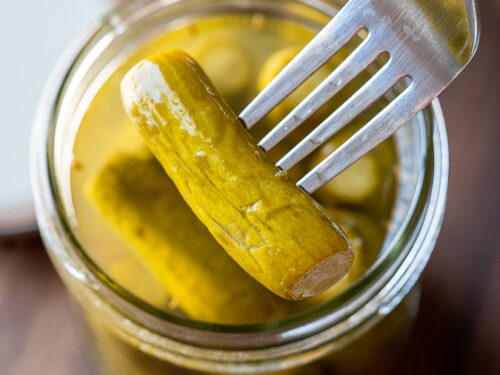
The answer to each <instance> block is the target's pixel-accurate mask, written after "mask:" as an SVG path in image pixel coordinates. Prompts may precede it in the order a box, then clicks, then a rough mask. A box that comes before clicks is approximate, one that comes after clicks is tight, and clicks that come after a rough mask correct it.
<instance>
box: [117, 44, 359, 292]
mask: <svg viewBox="0 0 500 375" xmlns="http://www.w3.org/2000/svg"><path fill="white" fill-rule="evenodd" d="M121 88H122V90H121V91H122V97H123V102H124V106H125V109H126V110H127V112H128V113H129V115H130V117H131V118H132V119H133V120H134V122H135V124H136V125H137V127H138V128H139V131H140V132H141V134H142V136H143V138H144V139H145V141H146V144H147V145H148V147H149V148H150V150H151V151H152V152H153V154H154V155H155V156H156V158H157V159H158V160H159V161H160V163H161V164H162V166H163V168H164V169H165V171H166V173H167V174H168V175H169V176H170V178H172V180H173V181H174V183H175V185H176V186H177V189H178V190H179V192H180V193H181V195H182V196H183V197H184V199H185V200H186V202H187V203H188V205H189V206H190V207H191V209H192V210H193V211H194V212H195V214H196V216H198V218H199V219H200V220H201V221H202V222H203V223H204V224H205V225H206V226H207V228H208V230H209V231H210V233H212V235H213V236H214V237H215V239H217V241H218V242H219V243H220V244H221V245H222V247H224V249H225V250H226V251H227V252H228V254H229V255H230V256H231V257H232V258H233V259H234V260H235V261H236V262H237V263H238V264H239V265H240V266H241V267H242V268H243V269H244V270H245V271H247V272H248V273H249V274H250V275H251V276H252V277H254V278H255V279H256V280H258V281H259V282H260V283H261V284H262V285H264V286H265V287H267V288H268V289H269V290H271V291H272V292H274V293H276V294H277V295H279V296H281V297H283V298H286V299H289V300H300V299H303V298H304V297H310V296H313V295H317V294H319V293H321V292H323V291H325V290H326V289H328V287H330V286H331V285H332V284H334V283H335V282H336V281H338V280H339V279H340V278H342V277H343V276H344V275H345V274H346V273H347V271H348V270H349V269H350V267H351V264H352V261H353V251H352V249H351V247H350V244H349V242H348V241H347V238H346V237H345V235H344V234H343V233H342V231H341V230H340V229H339V228H338V226H337V225H336V224H335V223H334V222H333V221H332V220H331V219H330V218H329V217H328V215H327V214H326V213H325V212H324V211H323V210H322V209H321V207H320V206H319V205H318V204H317V203H316V202H315V201H314V200H313V199H312V198H311V197H310V196H309V195H308V194H306V193H305V192H304V191H303V190H301V189H300V188H298V187H297V186H296V185H295V183H294V182H293V181H292V180H291V179H289V178H288V176H287V175H286V173H283V172H282V171H280V170H279V169H278V168H277V167H276V166H275V165H274V164H273V163H272V161H271V160H270V159H269V158H268V157H267V155H266V154H265V153H264V152H263V151H262V149H260V148H259V147H258V146H257V145H256V143H255V142H254V141H253V139H252V137H251V136H250V134H249V133H248V132H247V131H246V130H245V129H244V127H243V125H242V124H241V122H240V121H239V119H238V117H237V116H236V114H235V113H234V112H233V111H232V110H231V109H230V108H229V107H228V105H227V104H226V103H225V102H224V100H223V99H222V98H221V97H219V96H218V95H217V93H216V91H215V88H214V87H213V85H212V84H211V83H210V81H209V80H208V78H207V76H206V75H205V73H204V72H203V71H202V69H201V68H200V66H199V65H198V64H197V63H196V62H195V61H194V60H193V59H192V58H191V57H190V56H188V55H187V54H186V53H184V52H183V51H181V50H178V49H169V50H165V51H163V52H161V53H157V54H155V55H152V56H149V57H148V58H147V59H145V60H143V61H141V62H140V63H138V64H137V65H136V66H135V67H134V68H132V69H131V70H130V71H129V72H128V73H127V75H126V76H125V78H124V79H123V81H122V86H121ZM298 233H304V234H303V235H300V236H299V235H297V234H298Z"/></svg>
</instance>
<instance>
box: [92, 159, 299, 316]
mask: <svg viewBox="0 0 500 375" xmlns="http://www.w3.org/2000/svg"><path fill="white" fill-rule="evenodd" d="M86 195H87V198H88V199H89V201H90V202H91V203H92V205H93V207H94V208H95V209H96V210H97V211H98V212H99V213H100V214H101V215H103V217H104V218H105V219H106V220H107V222H108V223H109V224H110V225H111V227H112V228H113V229H114V230H115V232H116V233H117V234H118V235H119V236H120V237H121V238H122V239H123V241H124V242H125V243H127V245H128V246H129V248H130V249H131V251H132V252H133V253H134V254H135V255H136V256H137V258H138V259H140V260H141V261H142V262H143V263H144V264H145V266H146V268H147V269H150V270H151V273H152V275H153V276H154V277H156V279H157V280H158V282H159V284H161V285H162V286H163V287H164V289H165V291H166V292H167V293H168V294H169V295H171V296H172V298H173V302H174V303H177V304H178V305H179V307H180V308H181V309H182V310H183V311H184V312H185V313H186V314H187V315H189V316H190V317H192V318H195V319H198V320H204V321H207V322H211V323H221V324H249V323H260V322H263V321H268V320H271V319H277V318H280V317H283V316H285V315H287V314H288V313H290V311H291V309H292V308H294V303H293V302H287V301H284V300H282V299H281V298H279V297H278V296H276V295H274V294H273V293H271V292H269V291H268V290H267V289H266V288H264V287H263V286H262V285H260V284H259V283H258V282H257V281H255V280H254V279H252V278H251V277H250V276H249V275H248V274H247V273H246V272H245V271H243V270H242V269H241V268H240V267H239V266H238V265H237V264H236V263H235V262H234V261H233V260H232V259H231V258H230V257H229V256H228V255H227V254H226V252H225V251H224V249H222V248H221V247H220V245H219V244H218V243H217V242H216V241H215V240H214V238H213V237H212V236H211V235H210V233H209V232H208V231H207V229H206V228H205V226H204V225H203V224H202V223H201V222H200V221H199V220H198V219H197V218H196V216H195V215H194V214H193V212H192V210H191V209H190V208H189V206H188V205H187V204H186V203H185V202H184V200H183V199H182V197H181V196H180V194H179V193H178V191H177V189H176V187H175V185H174V184H173V183H172V181H171V180H170V179H169V178H168V176H167V175H166V174H165V172H164V171H163V169H162V167H161V166H160V165H159V164H158V162H157V161H156V159H154V157H153V155H152V154H151V153H150V152H149V151H147V150H141V151H140V152H136V153H123V154H117V155H116V156H114V157H113V158H112V159H110V160H109V161H108V162H107V163H106V165H105V166H104V167H103V169H102V170H101V171H100V172H99V173H98V174H97V175H96V176H95V177H94V178H93V179H92V180H91V181H90V182H89V183H88V185H87V186H86ZM136 277H137V278H141V277H140V275H136Z"/></svg>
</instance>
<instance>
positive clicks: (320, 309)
mask: <svg viewBox="0 0 500 375" xmlns="http://www.w3.org/2000/svg"><path fill="white" fill-rule="evenodd" d="M192 2H193V3H194V2H196V1H192ZM294 2H296V3H301V4H303V5H304V6H309V7H312V8H315V10H317V11H318V12H322V13H324V14H325V15H327V16H330V17H331V16H332V15H334V14H335V12H336V10H335V8H334V7H333V6H332V5H331V4H330V5H327V4H326V3H325V2H322V1H320V0H318V1H310V0H307V1H306V0H304V1H302V0H296V1H294ZM142 3H143V2H141V1H140V0H132V1H128V2H125V4H123V5H121V6H120V7H119V8H117V9H115V10H113V11H112V12H111V13H110V14H109V15H108V16H106V17H105V18H104V19H103V20H102V21H101V22H100V23H98V24H96V25H94V27H92V28H90V29H89V30H88V31H87V32H86V33H85V34H83V35H82V36H80V38H79V39H78V41H77V42H75V43H74V44H73V45H72V48H71V49H70V50H68V51H67V52H66V53H65V55H64V56H63V57H62V58H61V60H60V63H59V65H58V66H57V67H56V68H55V70H54V72H53V74H52V76H51V78H50V79H49V82H48V85H47V86H46V90H45V92H44V94H43V96H42V98H43V99H42V101H41V102H40V106H39V110H38V113H37V116H36V122H35V128H34V132H33V137H32V163H31V168H32V181H33V185H34V195H35V205H36V212H37V219H38V222H39V226H40V231H41V233H42V236H43V238H44V241H45V242H46V245H47V247H48V248H49V250H50V251H49V254H50V255H51V256H53V257H58V258H61V259H63V262H62V263H63V267H65V268H67V270H68V272H70V273H72V274H73V275H75V274H78V276H77V278H80V280H81V281H82V282H83V283H85V284H89V285H90V286H91V293H95V295H96V296H97V297H96V298H101V299H102V298H104V299H106V300H107V301H109V302H110V303H111V305H112V306H113V307H114V308H115V309H116V310H118V311H120V312H121V313H122V314H124V315H125V316H127V317H128V318H130V319H131V320H132V321H135V322H138V323H139V324H141V325H143V326H145V327H147V328H148V329H150V330H151V331H152V332H156V333H160V334H163V335H165V336H167V337H173V338H175V339H178V340H180V341H193V342H197V344H200V343H201V344H202V345H203V343H204V342H205V343H206V345H209V346H213V345H214V341H217V342H218V344H219V345H220V346H221V347H224V346H225V345H226V344H228V343H229V342H231V346H233V345H235V342H236V343H238V340H237V339H236V340H235V335H236V336H238V335H244V336H245V338H244V339H242V340H241V343H240V344H241V345H245V346H258V347H262V346H263V345H264V346H265V345H266V344H268V345H271V344H273V343H275V342H276V341H277V340H278V341H280V342H290V341H293V340H295V339H297V338H300V337H304V336H310V335H311V334H313V333H316V332H319V331H321V330H324V329H325V328H326V327H331V326H333V325H335V324H336V323H338V322H340V321H342V320H343V319H345V317H346V316H349V315H352V314H354V313H356V312H357V313H359V314H360V317H361V316H362V317H363V318H364V319H367V318H368V317H369V316H371V315H374V314H377V313H380V311H382V310H381V309H383V307H384V304H385V307H386V308H387V309H391V308H390V305H391V303H394V298H396V299H397V294H398V291H400V290H402V289H403V288H409V286H412V285H413V284H414V283H415V282H416V278H415V276H414V275H408V273H409V272H410V270H413V272H417V277H418V274H419V273H420V272H421V270H422V268H423V266H424V265H425V263H426V262H427V259H428V257H429V256H430V252H431V251H432V247H433V241H435V237H436V236H437V232H438V231H439V227H440V223H441V218H442V215H443V211H444V200H445V195H446V188H447V173H448V164H447V163H448V154H447V141H446V133H445V129H444V120H443V118H442V114H441V112H440V107H439V104H438V102H437V101H435V102H434V103H433V104H432V106H431V107H429V108H427V109H426V110H424V112H423V113H422V114H421V115H419V116H421V117H422V118H421V121H425V122H426V124H425V131H426V134H425V137H426V138H427V139H426V140H425V141H424V146H425V147H426V148H427V149H426V150H425V151H426V165H427V167H426V168H425V171H422V172H423V173H422V176H421V177H420V178H421V181H420V182H421V184H422V188H421V189H417V191H416V192H415V194H414V196H413V197H412V202H411V203H410V208H409V209H408V211H407V212H406V215H405V217H404V219H403V220H402V222H401V223H400V224H401V225H400V226H399V228H398V230H397V232H396V233H393V235H392V238H390V239H389V240H388V242H386V244H385V250H384V251H383V254H382V256H381V257H380V258H379V259H378V261H377V262H376V263H375V264H374V265H372V267H370V269H369V270H368V271H367V272H366V273H365V274H364V275H363V276H362V278H361V279H360V280H358V281H357V282H356V283H355V284H354V285H352V286H350V287H349V288H348V289H347V290H345V291H344V292H342V293H340V294H339V295H337V296H335V297H333V298H331V299H330V300H328V301H326V302H324V303H323V304H321V305H318V306H315V307H311V308H310V309H308V310H307V311H304V312H301V313H297V314H296V315H292V316H288V317H285V318H282V319H278V320H274V321H269V322H263V323H258V324H246V325H226V324H214V323H207V322H203V321H198V320H193V319H190V318H184V317H181V316H178V315H175V314H173V313H170V312H168V311H166V310H163V309H161V308H159V307H156V306H154V305H152V304H150V303H148V302H146V301H144V300H143V299H141V298H140V297H138V296H136V295H135V294H132V293H131V292H129V291H128V290H127V289H125V288H123V287H122V286H120V285H119V284H118V283H116V282H115V281H114V280H113V279H112V278H110V277H109V276H108V275H107V274H106V273H105V272H104V270H103V269H101V268H100V267H99V265H98V264H96V263H95V262H94V261H93V260H92V258H91V257H90V256H89V255H88V254H87V252H86V251H85V249H84V247H83V246H82V245H81V244H80V242H79V241H78V238H77V237H76V235H75V233H74V232H73V227H72V225H71V224H70V223H69V222H68V218H67V216H66V214H65V208H64V207H65V205H64V204H63V201H62V198H61V194H60V191H59V187H58V183H57V177H56V172H55V164H56V163H55V161H54V159H55V156H54V147H55V146H54V145H55V143H57V140H55V138H56V136H57V135H56V134H55V133H56V127H57V126H62V124H59V125H58V114H59V111H60V109H61V107H62V105H63V104H64V103H62V99H63V97H64V96H65V95H67V87H68V85H69V81H70V80H71V79H74V78H75V77H74V76H73V74H72V72H73V71H74V70H75V69H76V67H78V64H80V63H81V60H84V59H85V58H87V57H88V55H86V54H85V53H84V51H86V49H89V48H90V49H91V48H93V45H92V43H93V42H94V41H95V39H96V38H99V37H100V35H101V34H100V32H101V31H102V29H103V28H105V27H106V26H107V25H109V24H111V23H112V22H114V21H113V20H114V17H115V16H116V14H118V13H120V14H123V13H130V12H132V11H133V10H134V8H136V7H137V6H138V5H139V4H142ZM151 3H154V2H149V3H148V4H151ZM172 3H174V4H175V3H178V1H173V2H172ZM220 3H224V1H222V2H220ZM228 3H230V2H228ZM243 3H244V5H243V6H247V7H248V6H249V5H248V2H243ZM255 3H259V4H260V3H262V4H265V3H266V0H262V1H255ZM262 6H264V5H262ZM259 11H263V9H259ZM100 52H102V51H100ZM422 126H423V125H422ZM433 197H434V198H433ZM433 199H434V200H433ZM429 215H431V216H433V217H427V216H429ZM432 219H434V220H432ZM436 220H437V221H436ZM426 226H428V232H421V229H422V228H424V227H426ZM429 228H430V229H429ZM419 231H420V232H419ZM418 241H420V242H421V243H424V242H425V243H430V244H431V245H432V246H430V250H427V251H424V250H425V248H422V249H419V248H418V247H416V244H417V243H419V242H418ZM420 250H421V251H420ZM392 294H394V296H392ZM401 298H402V297H401ZM368 307H369V308H368ZM389 311H390V310H389ZM360 322H361V321H360ZM205 333H210V334H211V335H210V337H206V336H205ZM214 334H215V336H214ZM249 335H251V336H252V339H251V340H249V338H248V336H249ZM228 345H229V344H228ZM236 345H238V344H236Z"/></svg>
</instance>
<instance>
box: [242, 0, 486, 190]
mask: <svg viewBox="0 0 500 375" xmlns="http://www.w3.org/2000/svg"><path fill="white" fill-rule="evenodd" d="M436 4H438V6H436ZM362 29H366V30H367V32H368V36H367V37H366V38H365V39H364V40H363V41H362V43H361V44H360V45H359V46H358V47H357V48H356V49H355V50H354V51H353V52H352V53H351V54H350V55H349V56H348V57H347V58H346V59H345V60H344V61H343V62H342V63H341V64H340V65H339V66H338V67H337V68H336V69H335V70H334V71H333V72H332V73H331V74H330V76H329V77H328V78H327V79H326V80H325V81H323V82H322V83H321V84H320V85H319V86H318V87H316V88H315V90H313V91H312V92H311V93H310V94H309V95H308V96H307V97H306V98H305V99H304V100H303V101H302V102H301V103H300V104H299V105H298V106H297V107H296V108H294V109H293V110H292V111H291V112H290V113H289V114H288V115H287V116H286V117H285V118H284V119H283V120H282V121H281V122H280V123H279V124H278V125H276V126H275V127H274V128H273V129H272V130H271V131H270V132H269V133H268V134H267V135H266V136H265V137H264V138H263V139H262V140H261V141H260V142H259V146H261V147H262V148H263V149H264V150H265V151H269V150H270V149H271V148H272V147H273V146H275V145H276V144H277V143H278V142H280V141H281V140H282V139H283V138H285V137H286V136H287V135H288V134H290V133H291V132H292V131H293V130H294V129H296V128H297V127H298V126H299V125H300V124H301V123H303V122H304V121H305V120H306V119H307V118H308V117H309V116H311V115H312V114H313V113H314V112H316V111H317V110H318V109H319V108H320V107H321V106H322V105H323V104H325V103H326V102H327V101H328V100H330V99H331V98H333V97H334V96H335V95H336V94H337V93H338V92H339V91H340V90H341V89H342V88H343V87H344V86H346V84H347V83H349V82H350V81H352V80H353V79H354V78H355V77H356V76H357V75H358V74H359V73H360V72H362V71H363V70H364V69H366V68H367V67H368V66H369V65H370V64H371V63H372V62H374V61H375V59H376V58H377V57H378V56H379V55H380V54H382V53H384V52H386V53H388V54H389V60H388V61H387V63H385V65H383V66H382V68H381V69H380V70H379V71H377V72H376V73H375V74H374V75H373V76H372V77H371V78H370V79H369V80H368V82H366V84H365V85H363V86H362V87H361V88H360V89H359V90H358V91H357V92H356V93H355V94H354V95H352V96H351V97H350V98H349V99H348V100H347V101H345V102H344V103H343V104H342V105H341V106H340V107H339V108H338V109H337V110H335V111H334V112H333V113H332V114H331V115H330V116H329V117H328V118H327V119H326V120H325V121H324V122H322V123H321V124H320V125H318V127H317V128H315V129H314V130H313V131H312V132H311V133H310V134H309V135H307V136H306V137H305V138H304V139H303V140H302V141H301V142H299V144H298V145H296V146H295V147H294V148H293V149H292V150H291V151H289V152H288V153H287V154H286V155H285V156H284V157H283V158H282V159H281V160H279V161H278V162H277V163H276V165H277V166H278V167H280V168H281V169H283V170H288V169H290V168H291V167H293V166H294V165H295V164H296V163H297V162H299V161H300V160H302V159H303V158H304V157H306V156H307V155H308V154H310V153H311V152H312V151H314V150H315V149H316V148H317V147H319V146H320V145H321V144H322V143H324V142H325V141H326V140H328V139H329V138H330V137H331V136H333V135H334V134H335V133H336V132H338V131H339V130H340V129H341V128H342V127H344V126H345V125H346V124H347V123H349V122H350V121H351V120H353V119H354V118H355V117H356V116H357V115H358V114H360V113H361V112H362V111H363V110H365V109H366V108H367V107H369V106H370V105H371V104H372V103H374V102H375V101H376V100H377V99H379V98H380V97H382V96H383V95H384V94H386V93H387V92H388V91H389V90H390V89H391V88H392V87H393V86H394V85H395V84H396V83H397V82H398V81H400V80H401V79H402V78H403V77H408V78H409V81H410V83H409V84H408V86H407V87H406V88H405V89H404V90H403V91H402V92H400V93H399V94H398V95H397V96H396V97H395V98H394V99H393V100H392V101H390V103H389V104H388V105H387V106H386V107H385V108H384V109H383V110H381V111H380V112H379V113H377V114H376V115H375V116H374V117H373V118H372V119H371V120H370V121H369V122H368V123H367V124H365V125H364V126H363V127H362V128H361V129H360V130H359V131H357V132H356V133H355V134H354V135H353V136H352V137H351V138H350V139H348V140H347V141H346V142H345V143H344V144H343V145H341V146H340V147H339V148H338V149H336V150H335V151H334V152H333V153H332V154H330V155H329V156H328V157H327V158H326V159H324V160H323V161H322V162H321V163H320V164H318V165H317V166H316V167H314V168H313V169H312V170H311V171H309V172H308V173H307V174H306V175H305V176H304V177H303V178H302V179H301V180H299V181H298V182H297V185H298V186H300V187H302V188H303V189H304V190H305V191H307V192H308V193H313V192H314V191H315V190H317V189H318V188H320V187H321V186H323V185H324V184H325V183H327V182H328V181H330V180H331V179H332V178H333V177H335V176H336V175H338V174H339V173H340V172H342V171H343V170H344V169H345V168H347V167H348V166H350V165H351V164H352V163H354V162H355V161H356V160H358V159H359V158H360V157H362V156H363V155H365V154H366V153H367V152H369V151H370V150H371V149H373V148H374V147H375V146H377V145H378V144H380V143H381V142H382V141H384V140H385V139H386V138H388V137H389V136H390V135H391V134H392V133H394V132H395V131H396V130H397V129H398V128H399V127H400V126H401V125H402V124H404V123H405V122H406V121H408V120H409V119H410V118H412V117H413V116H414V115H415V114H417V113H418V112H419V111H420V110H422V109H423V108H424V107H425V106H426V105H427V104H429V103H430V102H431V101H432V100H433V99H434V98H435V97H436V96H437V95H438V94H439V93H440V92H441V91H442V90H443V89H444V88H445V87H446V86H448V85H449V84H450V82H451V81H453V79H454V78H455V77H456V76H457V75H458V74H459V73H460V72H461V71H462V69H463V68H464V67H465V65H466V64H467V63H468V61H469V60H470V59H471V58H472V56H473V54H474V52H475V50H476V48H477V45H478V41H479V15H478V8H477V2H476V0H465V1H464V0H350V1H349V2H348V3H347V4H346V5H345V6H344V7H343V8H342V9H341V10H340V11H339V13H338V14H337V15H336V16H335V17H334V18H333V19H332V20H331V21H330V22H329V23H328V24H327V25H326V26H325V27H324V28H323V29H322V30H321V31H320V32H319V33H318V34H317V35H316V37H315V38H314V39H313V40H312V41H311V42H310V43H309V44H308V45H307V46H306V47H305V48H304V49H303V50H302V51H301V52H300V53H299V54H298V55H297V56H296V57H295V58H294V59H293V60H292V61H291V62H290V64H288V65H287V66H286V67H285V68H284V69H283V70H282V71H281V72H280V73H279V74H278V75H277V76H276V78H275V79H274V80H273V81H272V82H271V83H270V84H269V85H268V86H267V87H266V88H265V89H264V90H263V91H262V92H260V93H259V94H258V95H257V97H256V98H255V99H254V100H253V101H252V102H251V103H250V104H249V105H248V106H247V107H246V108H245V109H244V110H243V112H241V114H240V118H241V120H242V121H243V123H244V124H245V126H246V127H247V128H251V127H252V126H253V125H255V124H256V123H257V122H258V121H259V120H261V119H262V118H263V117H264V116H265V115H266V114H267V113H269V112H270V111H271V110H272V109H273V108H274V107H276V106H277V105H278V104H279V103H280V102H281V101H283V100H284V99H285V98H286V97H287V96H288V95H290V94H291V93H292V92H293V91H294V90H295V89H297V87H298V86H300V85H301V84H302V83H303V82H304V81H305V80H306V79H307V78H308V77H310V76H311V75H312V74H313V73H314V72H315V71H317V70H318V69H319V68H320V67H321V66H322V65H324V64H325V63H326V62H327V61H328V60H329V59H330V58H332V57H333V55H334V54H335V53H337V52H338V51H339V50H340V49H341V48H342V47H343V46H344V45H345V44H346V43H347V42H348V41H349V40H351V39H352V38H353V37H354V36H355V35H356V34H357V33H358V32H359V31H360V30H362ZM464 30H465V31H464ZM457 40H458V44H457Z"/></svg>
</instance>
